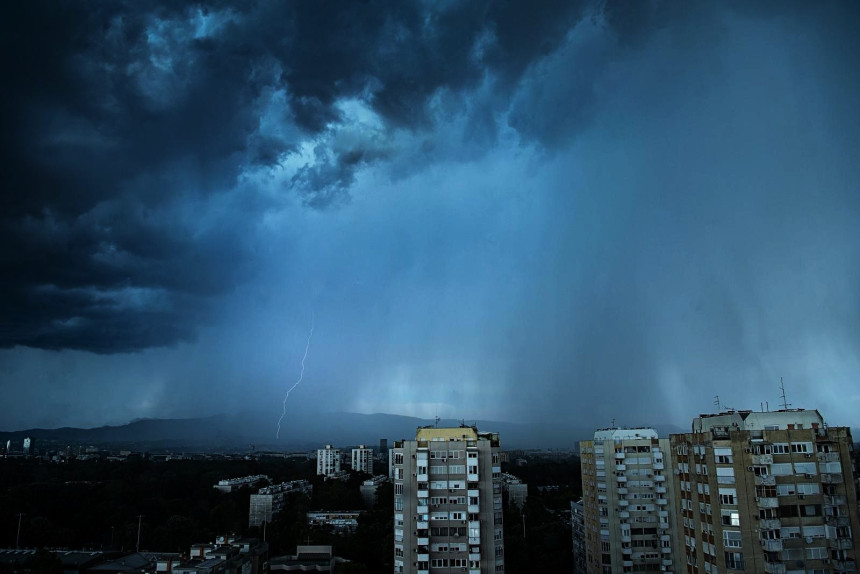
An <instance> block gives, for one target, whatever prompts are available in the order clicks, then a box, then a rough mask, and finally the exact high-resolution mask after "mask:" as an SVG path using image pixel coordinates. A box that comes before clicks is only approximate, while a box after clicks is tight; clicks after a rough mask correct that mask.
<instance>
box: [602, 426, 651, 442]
mask: <svg viewBox="0 0 860 574" xmlns="http://www.w3.org/2000/svg"><path fill="white" fill-rule="evenodd" d="M652 438H660V437H659V435H658V434H657V431H655V430H654V429H652V428H648V427H640V428H630V429H620V428H606V429H598V430H596V431H595V432H594V440H640V439H641V440H645V439H652Z"/></svg>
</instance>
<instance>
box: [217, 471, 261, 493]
mask: <svg viewBox="0 0 860 574" xmlns="http://www.w3.org/2000/svg"><path fill="white" fill-rule="evenodd" d="M262 482H272V479H271V478H269V477H268V476H266V475H265V474H257V475H254V476H243V477H240V478H226V479H224V480H219V481H218V484H216V485H214V486H213V488H215V490H220V491H221V492H233V491H234V490H238V489H240V488H243V487H245V488H251V487H255V486H258V485H259V484H260V483H262Z"/></svg>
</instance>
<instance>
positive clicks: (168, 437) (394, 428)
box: [0, 412, 682, 451]
mask: <svg viewBox="0 0 860 574" xmlns="http://www.w3.org/2000/svg"><path fill="white" fill-rule="evenodd" d="M279 415H280V413H275V414H273V413H261V412H244V413H237V414H220V415H214V416H209V417H203V418H192V419H142V420H136V421H133V422H130V423H128V424H125V425H119V426H103V427H98V428H90V429H83V428H71V427H63V428H57V429H28V430H20V431H13V432H2V431H0V441H2V442H3V443H5V442H6V441H7V440H12V441H13V442H17V443H18V444H19V445H20V444H21V441H22V440H23V439H24V437H31V438H33V439H35V440H36V441H38V442H41V443H42V444H44V443H46V442H47V443H51V444H56V445H58V446H59V445H64V444H67V443H68V444H76V445H79V444H92V445H113V446H114V447H119V446H125V447H127V448H129V449H132V450H157V449H165V450H167V449H173V450H177V449H182V450H247V449H248V448H249V447H250V445H254V447H255V448H256V449H257V450H276V451H289V450H310V449H316V448H319V447H321V446H322V445H325V444H333V445H335V446H352V445H358V444H366V445H369V446H376V445H378V444H379V439H380V438H387V439H388V441H389V445H391V444H393V442H394V441H395V440H400V439H404V438H406V439H409V438H414V436H415V430H416V429H417V428H418V427H419V426H427V425H432V424H433V422H434V421H432V420H428V419H421V418H416V417H407V416H401V415H391V414H370V415H367V414H358V413H298V414H290V413H288V416H287V417H285V418H284V420H283V421H282V424H281V430H280V434H279V437H278V438H276V436H275V434H276V430H277V422H278V416H279ZM460 423H461V421H454V420H440V421H439V426H457V425H459V424H460ZM465 423H466V424H470V425H471V424H474V425H476V426H477V427H478V429H479V430H483V431H493V432H498V433H499V436H500V439H501V441H502V447H503V448H506V449H517V448H552V449H567V448H573V447H574V446H575V445H576V444H577V443H578V442H579V441H580V440H584V439H587V438H588V437H590V436H592V435H593V433H594V428H593V427H586V426H583V425H581V424H577V421H559V422H554V423H534V424H520V423H508V422H500V421H481V420H478V421H472V420H467V421H465ZM657 431H658V432H659V433H660V436H668V434H669V433H673V432H682V431H681V429H679V428H677V427H672V426H658V427H657ZM19 448H20V447H19Z"/></svg>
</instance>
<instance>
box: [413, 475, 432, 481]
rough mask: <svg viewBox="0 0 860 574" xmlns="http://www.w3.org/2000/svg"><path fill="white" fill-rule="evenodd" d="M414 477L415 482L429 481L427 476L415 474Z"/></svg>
mask: <svg viewBox="0 0 860 574" xmlns="http://www.w3.org/2000/svg"><path fill="white" fill-rule="evenodd" d="M415 477H416V478H415V480H417V481H418V482H427V481H428V480H429V478H428V475H427V474H416V475H415Z"/></svg>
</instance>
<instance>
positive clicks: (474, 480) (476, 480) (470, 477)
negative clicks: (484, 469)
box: [466, 472, 478, 482]
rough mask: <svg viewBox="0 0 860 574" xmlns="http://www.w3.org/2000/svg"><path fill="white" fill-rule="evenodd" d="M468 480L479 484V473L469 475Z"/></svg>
mask: <svg viewBox="0 0 860 574" xmlns="http://www.w3.org/2000/svg"><path fill="white" fill-rule="evenodd" d="M466 480H468V481H469V482H478V473H477V472H470V473H468V474H467V475H466Z"/></svg>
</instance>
